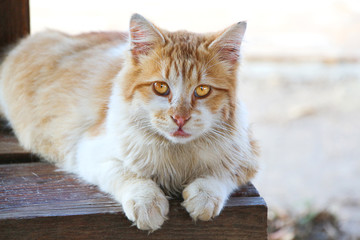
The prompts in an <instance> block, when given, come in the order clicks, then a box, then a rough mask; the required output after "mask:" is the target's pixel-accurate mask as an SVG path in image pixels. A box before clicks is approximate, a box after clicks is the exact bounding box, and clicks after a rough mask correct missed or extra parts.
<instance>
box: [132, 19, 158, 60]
mask: <svg viewBox="0 0 360 240" xmlns="http://www.w3.org/2000/svg"><path fill="white" fill-rule="evenodd" d="M163 42H165V40H164V37H163V35H162V34H161V32H160V30H159V29H158V28H157V27H155V26H154V25H153V24H152V23H150V22H149V21H148V20H146V19H145V18H144V17H143V16H141V15H140V14H137V13H135V14H134V15H132V17H131V19H130V44H131V52H132V54H133V56H134V58H136V59H138V58H139V57H140V56H141V55H147V54H148V53H149V52H150V51H151V49H153V47H154V46H155V45H156V44H158V43H163Z"/></svg>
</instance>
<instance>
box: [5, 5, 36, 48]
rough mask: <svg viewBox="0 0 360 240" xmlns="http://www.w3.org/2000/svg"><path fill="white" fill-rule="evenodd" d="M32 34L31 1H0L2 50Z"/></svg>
mask: <svg viewBox="0 0 360 240" xmlns="http://www.w3.org/2000/svg"><path fill="white" fill-rule="evenodd" d="M29 33H30V18H29V0H16V1H14V0H1V1H0V49H2V48H3V47H5V46H8V45H9V44H12V43H15V42H16V41H17V40H18V39H20V38H22V37H24V36H26V35H28V34H29Z"/></svg>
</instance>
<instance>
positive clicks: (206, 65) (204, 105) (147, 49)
mask: <svg viewBox="0 0 360 240" xmlns="http://www.w3.org/2000/svg"><path fill="white" fill-rule="evenodd" d="M142 27H143V25H142ZM151 27H154V26H153V25H151ZM154 29H156V30H158V29H157V28H155V27H154ZM145 30H149V29H145ZM150 31H153V29H150ZM137 33H138V32H137ZM144 34H149V33H147V32H145V33H142V35H141V36H143V35H144ZM152 34H161V38H160V37H159V36H156V35H155V36H156V39H155V41H156V42H154V43H151V44H149V43H148V42H146V44H145V45H144V44H140V45H139V42H136V43H135V44H134V46H133V48H132V55H131V61H132V65H131V67H130V68H129V72H128V74H127V76H126V79H131V81H127V82H126V84H125V89H127V91H126V93H127V94H126V96H127V97H126V98H127V99H128V101H129V102H131V104H132V106H133V107H134V108H137V109H138V111H134V112H136V114H141V116H138V119H139V121H142V124H143V125H144V127H146V128H148V130H149V129H150V130H151V131H153V132H154V133H157V134H160V135H162V136H164V137H165V138H167V139H169V140H170V141H172V142H174V143H186V142H189V141H191V140H193V139H195V138H198V137H200V136H202V135H204V134H207V133H213V134H217V132H218V131H221V128H222V126H224V125H226V124H230V123H231V121H232V119H231V118H232V117H233V111H234V108H235V98H236V96H235V93H236V69H237V59H233V58H234V53H233V52H231V51H238V49H234V48H233V46H231V47H232V48H231V49H230V52H229V50H228V49H224V46H220V47H219V46H218V45H216V43H217V42H216V41H217V40H218V39H219V38H220V39H221V37H222V35H220V36H219V34H218V35H216V34H212V35H197V34H193V33H187V32H176V33H169V32H165V31H162V32H161V33H160V32H155V33H152ZM133 38H134V37H133ZM226 41H227V43H229V41H228V40H226ZM214 42H215V44H214ZM229 54H231V55H229ZM236 57H238V55H236ZM234 60H236V61H234Z"/></svg>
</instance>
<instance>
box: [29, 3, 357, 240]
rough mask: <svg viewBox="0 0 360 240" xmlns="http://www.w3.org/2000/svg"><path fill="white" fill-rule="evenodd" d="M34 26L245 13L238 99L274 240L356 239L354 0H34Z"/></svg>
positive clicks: (103, 26) (191, 22)
mask: <svg viewBox="0 0 360 240" xmlns="http://www.w3.org/2000/svg"><path fill="white" fill-rule="evenodd" d="M30 10H31V14H30V15H31V32H32V33H35V32H38V31H41V30H44V29H57V30H61V31H65V32H68V33H80V32H84V31H100V30H121V31H127V29H128V23H129V19H130V16H131V14H132V13H135V12H137V13H140V14H142V15H143V16H145V17H146V18H148V19H149V20H151V21H153V22H154V23H155V24H156V25H158V26H160V27H162V28H165V29H168V30H173V31H175V30H180V29H186V30H189V31H194V32H214V31H218V30H221V29H223V28H226V27H228V26H229V25H231V24H233V23H235V22H238V21H242V20H247V22H248V29H247V32H246V37H245V41H244V44H243V46H242V51H243V62H242V68H241V73H240V79H241V85H240V89H239V91H240V95H241V98H242V99H243V100H244V102H245V103H246V104H247V106H248V111H249V118H250V121H251V123H252V127H253V131H254V133H255V136H256V138H257V139H258V140H259V144H260V146H261V149H262V153H261V158H260V161H261V171H260V173H259V174H258V176H257V177H256V179H255V180H254V184H255V186H256V187H257V188H258V190H259V192H260V194H261V195H262V196H263V197H264V198H265V200H266V202H267V203H268V206H269V231H270V236H269V238H270V239H360V159H359V158H360V1H358V0H316V1H314V0H303V1H286V0H273V1H265V0H263V1H261V0H254V1H239V0H237V1H235V0H234V1H231V0H221V1H193V0H192V1H189V0H182V1H162V0H152V1H146V0H136V1H131V2H130V1H115V0H113V1H112V0H102V1H94V0H77V1H73V0H62V1H46V0H31V1H30Z"/></svg>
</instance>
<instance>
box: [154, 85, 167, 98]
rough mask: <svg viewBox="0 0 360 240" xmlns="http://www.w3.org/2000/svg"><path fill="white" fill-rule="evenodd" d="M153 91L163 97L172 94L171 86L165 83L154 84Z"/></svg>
mask: <svg viewBox="0 0 360 240" xmlns="http://www.w3.org/2000/svg"><path fill="white" fill-rule="evenodd" d="M153 89H154V92H155V93H156V94H158V95H161V96H167V95H169V93H170V88H169V86H168V85H167V84H166V83H164V82H154V84H153Z"/></svg>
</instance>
